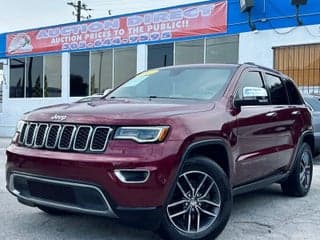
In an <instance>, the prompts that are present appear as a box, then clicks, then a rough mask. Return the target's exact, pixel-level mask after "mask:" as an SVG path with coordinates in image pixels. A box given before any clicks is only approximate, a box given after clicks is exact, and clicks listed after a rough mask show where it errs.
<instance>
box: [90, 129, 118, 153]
mask: <svg viewBox="0 0 320 240" xmlns="http://www.w3.org/2000/svg"><path fill="white" fill-rule="evenodd" d="M97 129H108V134H107V137H106V140H105V142H104V145H103V148H102V149H93V148H92V143H93V139H94V136H95V134H96V131H97ZM112 131H113V129H112V128H111V127H102V126H98V127H96V128H95V129H94V131H93V134H92V137H91V142H90V151H91V152H102V151H104V150H105V149H106V146H107V143H108V140H109V137H110V134H111V132H112Z"/></svg>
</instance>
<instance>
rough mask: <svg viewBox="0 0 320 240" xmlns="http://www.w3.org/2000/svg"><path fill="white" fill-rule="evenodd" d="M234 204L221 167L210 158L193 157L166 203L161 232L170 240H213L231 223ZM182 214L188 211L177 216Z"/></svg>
mask: <svg viewBox="0 0 320 240" xmlns="http://www.w3.org/2000/svg"><path fill="white" fill-rule="evenodd" d="M186 179H188V180H189V182H190V183H191V186H192V187H193V190H192V187H190V185H189V184H188V181H187V180H186ZM201 182H203V184H202V185H201ZM178 185H180V186H178ZM211 185H212V186H211ZM210 186H211V187H210ZM181 187H182V189H183V191H182V190H181ZM188 187H189V188H188ZM208 189H209V190H208ZM183 192H184V193H183ZM179 199H181V201H184V203H179V202H181V201H180V200H179ZM232 201H233V199H232V191H231V186H230V183H229V180H228V177H227V175H226V173H225V172H224V171H223V170H222V169H221V167H220V166H219V165H218V164H216V163H215V162H214V161H213V160H211V159H209V158H206V157H202V156H196V157H192V158H190V159H188V160H186V162H185V163H184V165H183V167H182V170H181V171H180V173H179V177H178V179H177V181H176V183H175V186H174V189H173V192H172V193H171V194H170V196H169V199H168V200H167V203H166V205H165V207H164V216H163V220H162V223H161V226H160V229H159V230H160V232H159V233H160V235H162V237H163V238H164V239H171V240H189V239H195V240H206V239H211V240H213V239H214V238H215V237H216V236H218V235H219V234H220V233H221V232H222V231H223V229H224V228H225V226H226V224H227V222H228V220H229V217H230V214H231V210H232ZM176 203H178V204H177V205H175V204H176ZM181 211H182V212H184V211H187V212H186V213H184V214H183V215H181V214H180V215H178V216H174V215H176V214H177V213H180V212H181ZM209 214H210V215H209ZM169 215H170V216H169ZM199 215H200V217H199ZM214 215H216V216H214ZM189 219H190V220H189ZM198 219H200V221H198ZM201 220H202V221H201ZM189 222H190V223H191V224H189ZM198 222H199V223H198Z"/></svg>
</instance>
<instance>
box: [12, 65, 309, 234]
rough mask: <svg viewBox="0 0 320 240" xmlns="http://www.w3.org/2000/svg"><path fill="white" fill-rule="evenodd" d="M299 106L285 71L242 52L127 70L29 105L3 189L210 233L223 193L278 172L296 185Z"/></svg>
mask: <svg viewBox="0 0 320 240" xmlns="http://www.w3.org/2000/svg"><path fill="white" fill-rule="evenodd" d="M313 151H314V138H313V132H312V126H311V118H310V113H309V111H308V110H307V108H306V107H305V104H304V102H303V100H302V98H301V96H300V94H299V92H298V91H297V88H296V87H295V85H294V83H293V82H292V80H290V79H289V77H287V76H285V75H283V74H281V73H280V72H277V71H274V70H272V69H267V68H264V67H260V66H257V65H253V64H241V65H219V64H214V65H188V66H175V67H168V68H159V69H153V70H150V71H146V72H143V73H141V74H138V75H137V76H135V77H134V78H132V79H131V80H129V81H127V82H126V83H124V84H123V85H121V86H120V87H118V88H116V89H115V90H114V91H112V92H111V93H109V94H108V95H107V96H104V97H101V99H99V100H95V101H92V102H90V101H89V102H77V103H71V104H63V105H57V106H51V107H46V108H41V109H38V110H34V111H32V112H30V113H27V114H25V115H24V116H23V117H22V119H21V121H19V123H18V126H17V129H16V133H15V135H14V137H13V140H12V144H11V145H10V146H9V147H8V149H7V165H6V179H7V189H8V190H9V191H10V192H11V193H12V194H13V195H15V196H16V197H17V199H18V200H19V201H20V202H21V203H23V204H26V205H29V206H34V207H38V208H39V209H41V210H43V211H45V212H47V213H51V214H57V213H61V212H68V211H76V212H82V213H89V214H97V215H102V216H107V217H112V218H117V219H120V220H122V221H123V222H125V223H129V224H132V225H135V226H143V227H145V228H149V229H154V230H155V229H160V230H159V231H158V232H159V233H161V234H162V235H163V236H164V238H165V239H184V240H186V239H213V238H214V237H216V236H217V235H218V234H219V233H220V232H221V231H222V230H223V229H224V227H225V225H226V223H227V221H228V218H229V216H230V213H231V209H232V201H233V196H234V195H236V194H240V193H244V192H247V191H251V190H254V189H257V188H261V187H264V186H266V185H268V184H271V183H280V184H281V187H282V190H283V192H284V193H285V194H288V195H291V196H297V197H301V196H305V195H306V194H307V193H308V191H309V188H310V185H311V179H312V159H313Z"/></svg>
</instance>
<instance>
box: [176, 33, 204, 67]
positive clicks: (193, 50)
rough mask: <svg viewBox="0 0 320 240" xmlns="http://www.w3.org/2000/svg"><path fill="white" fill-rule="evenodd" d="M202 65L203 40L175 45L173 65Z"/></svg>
mask: <svg viewBox="0 0 320 240" xmlns="http://www.w3.org/2000/svg"><path fill="white" fill-rule="evenodd" d="M194 63H204V39H200V40H194V41H187V42H177V43H175V65H180V64H194Z"/></svg>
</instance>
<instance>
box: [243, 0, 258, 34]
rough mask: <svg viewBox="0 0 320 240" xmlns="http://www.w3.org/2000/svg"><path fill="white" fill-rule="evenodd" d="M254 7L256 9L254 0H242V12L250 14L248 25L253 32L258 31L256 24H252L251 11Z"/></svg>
mask: <svg viewBox="0 0 320 240" xmlns="http://www.w3.org/2000/svg"><path fill="white" fill-rule="evenodd" d="M253 7H254V1H253V0H240V11H241V12H247V13H248V24H249V27H250V29H251V31H255V30H257V28H256V25H255V24H254V22H252V19H251V10H252V8H253Z"/></svg>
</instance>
